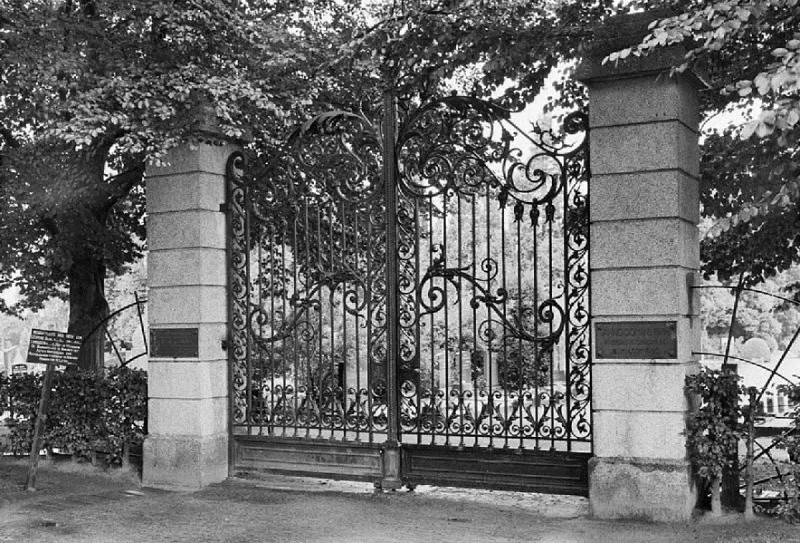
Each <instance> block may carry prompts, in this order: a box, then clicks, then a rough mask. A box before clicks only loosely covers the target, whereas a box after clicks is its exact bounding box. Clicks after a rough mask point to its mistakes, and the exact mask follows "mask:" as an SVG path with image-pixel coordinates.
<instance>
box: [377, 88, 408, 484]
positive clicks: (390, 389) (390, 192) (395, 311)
mask: <svg viewBox="0 0 800 543" xmlns="http://www.w3.org/2000/svg"><path fill="white" fill-rule="evenodd" d="M382 140H383V182H384V190H385V194H386V199H385V202H386V313H387V330H386V342H387V345H386V347H387V349H386V352H387V355H386V394H387V398H386V399H387V406H388V413H387V418H388V421H387V424H388V426H387V431H386V443H385V444H384V448H383V481H382V482H381V486H382V488H384V489H387V490H391V489H397V488H400V487H401V486H403V482H402V478H401V473H400V469H401V465H402V463H401V461H400V460H401V459H400V454H401V453H400V443H399V440H398V437H399V430H400V395H399V389H398V381H397V372H398V357H399V352H400V335H399V324H398V318H399V309H400V306H399V301H398V297H399V292H398V290H397V276H398V271H397V175H396V174H397V102H396V98H395V96H394V93H393V92H392V90H391V89H387V90H385V91H384V94H383V138H382Z"/></svg>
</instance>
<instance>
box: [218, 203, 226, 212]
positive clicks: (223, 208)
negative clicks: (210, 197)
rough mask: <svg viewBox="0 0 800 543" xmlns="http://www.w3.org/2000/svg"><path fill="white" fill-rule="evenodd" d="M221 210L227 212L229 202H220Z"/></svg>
mask: <svg viewBox="0 0 800 543" xmlns="http://www.w3.org/2000/svg"><path fill="white" fill-rule="evenodd" d="M219 212H220V213H227V212H228V204H219Z"/></svg>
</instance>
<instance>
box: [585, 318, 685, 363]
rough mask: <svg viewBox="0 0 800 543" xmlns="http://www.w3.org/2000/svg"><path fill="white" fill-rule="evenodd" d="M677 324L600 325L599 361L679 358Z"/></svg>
mask: <svg viewBox="0 0 800 543" xmlns="http://www.w3.org/2000/svg"><path fill="white" fill-rule="evenodd" d="M677 328H678V323H677V322H676V321H623V322H598V323H596V324H595V325H594V337H595V358H613V359H627V358H676V357H677V356H678V334H677Z"/></svg>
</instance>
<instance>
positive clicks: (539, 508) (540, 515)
mask: <svg viewBox="0 0 800 543" xmlns="http://www.w3.org/2000/svg"><path fill="white" fill-rule="evenodd" d="M25 475H26V464H25V462H22V461H20V460H13V459H10V458H8V457H0V541H13V542H15V543H26V542H36V543H51V542H53V543H55V542H59V543H71V542H90V543H95V542H97V543H100V542H103V543H106V542H111V543H116V542H119V543H128V542H148V543H149V542H237V543H257V542H262V541H263V542H273V541H274V542H281V543H283V542H306V541H307V542H316V541H320V542H338V541H343V542H348V543H357V542H362V541H363V542H369V543H373V542H392V541H403V542H417V541H420V542H428V541H430V542H449V541H453V542H472V541H475V542H481V543H486V542H496V541H520V542H522V541H524V542H583V541H586V542H603V543H606V542H614V543H616V542H620V543H627V542H630V543H651V542H653V543H654V542H684V541H700V542H733V543H756V542H762V541H763V542H773V541H797V542H800V527H799V526H792V525H789V524H785V523H783V522H780V521H776V520H771V519H760V520H757V521H756V522H753V523H743V522H741V521H740V520H739V519H737V518H735V517H730V518H726V519H724V520H723V521H721V522H720V521H718V522H717V523H716V524H712V523H709V522H708V521H705V520H702V519H701V520H700V521H697V522H693V523H691V524H685V525H683V524H682V525H665V524H645V523H637V522H607V521H597V520H591V519H589V518H587V513H588V507H587V502H586V500H585V499H582V498H575V497H559V496H549V495H541V494H521V493H516V492H485V491H484V492H479V491H472V490H455V489H439V488H430V487H420V488H418V489H417V490H416V491H415V492H394V493H384V494H374V493H373V492H372V488H371V486H369V485H366V484H358V483H344V482H334V481H323V480H317V479H293V478H288V477H278V476H274V477H269V478H266V479H261V480H258V481H253V480H244V479H231V480H229V481H227V482H225V483H222V484H218V485H213V486H211V487H209V488H207V489H205V490H202V491H199V492H193V493H189V492H184V493H181V492H166V491H163V490H154V489H147V488H141V487H140V484H139V482H138V479H137V477H136V476H135V475H132V474H126V473H122V472H121V471H120V470H111V471H103V470H99V469H95V468H92V467H91V466H86V465H78V464H73V463H72V462H63V463H58V464H56V465H52V464H50V465H48V464H45V465H43V466H42V468H41V469H40V472H39V478H38V485H37V487H38V491H37V492H27V491H25V490H24V482H25Z"/></svg>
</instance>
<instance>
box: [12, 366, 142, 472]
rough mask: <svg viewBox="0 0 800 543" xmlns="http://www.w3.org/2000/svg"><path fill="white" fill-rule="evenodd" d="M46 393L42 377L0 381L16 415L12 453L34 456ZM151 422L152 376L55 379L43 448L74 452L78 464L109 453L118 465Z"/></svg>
mask: <svg viewBox="0 0 800 543" xmlns="http://www.w3.org/2000/svg"><path fill="white" fill-rule="evenodd" d="M41 393H42V375H38V374H32V373H28V374H20V375H12V376H10V377H5V376H3V377H2V379H0V400H1V401H2V402H3V405H2V409H3V410H8V411H10V412H11V415H12V418H11V419H10V420H7V421H6V423H7V424H9V426H11V428H12V431H11V449H12V451H13V452H14V453H16V454H27V453H28V452H29V451H30V447H31V439H32V437H33V427H34V425H35V423H36V416H37V411H38V407H39V398H40V397H41ZM146 420H147V374H146V372H144V371H142V370H131V369H128V368H124V367H122V368H114V369H112V370H111V371H109V372H108V374H107V375H98V374H96V373H94V372H76V371H67V372H57V373H56V374H55V375H54V379H53V391H52V394H51V403H50V409H49V411H48V421H47V428H46V429H45V432H44V435H43V445H44V447H47V448H54V447H55V448H60V449H64V450H66V451H69V452H70V453H72V454H73V455H74V456H75V457H77V458H83V459H87V458H91V457H92V455H93V453H94V452H95V451H103V452H107V453H108V456H107V461H108V462H119V461H120V459H121V457H122V454H123V447H124V446H125V445H126V444H128V445H131V444H135V445H138V444H141V442H142V439H143V438H144V433H145V427H146Z"/></svg>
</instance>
